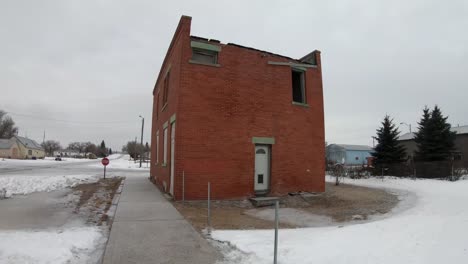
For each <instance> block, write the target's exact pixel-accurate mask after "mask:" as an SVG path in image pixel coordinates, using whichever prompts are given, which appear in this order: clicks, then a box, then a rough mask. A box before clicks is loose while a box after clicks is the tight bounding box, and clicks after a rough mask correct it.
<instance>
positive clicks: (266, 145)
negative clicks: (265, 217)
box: [253, 144, 272, 196]
mask: <svg viewBox="0 0 468 264" xmlns="http://www.w3.org/2000/svg"><path fill="white" fill-rule="evenodd" d="M257 146H258V147H266V148H268V157H267V158H268V164H267V168H268V184H267V188H266V189H265V190H260V191H257V190H255V181H256V172H255V166H256V163H255V159H256V156H257V153H256V152H257ZM253 152H254V158H253V161H254V169H253V170H254V178H253V190H254V193H255V195H256V196H265V195H267V194H269V193H270V191H271V179H272V173H271V157H272V156H271V152H272V145H271V144H254V149H253Z"/></svg>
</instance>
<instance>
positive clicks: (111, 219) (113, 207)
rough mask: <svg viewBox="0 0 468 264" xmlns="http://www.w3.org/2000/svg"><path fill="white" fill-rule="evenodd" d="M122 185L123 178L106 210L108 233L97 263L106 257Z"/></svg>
mask: <svg viewBox="0 0 468 264" xmlns="http://www.w3.org/2000/svg"><path fill="white" fill-rule="evenodd" d="M124 183H125V178H123V179H122V181H121V182H120V185H119V188H118V189H117V191H116V192H115V194H114V198H112V205H111V206H110V207H109V210H107V212H106V214H107V217H108V222H107V226H108V227H109V233H108V236H107V239H106V243H105V245H104V250H103V251H102V255H101V257H100V258H99V261H98V262H97V263H103V262H104V256H105V255H106V250H107V243H109V238H110V233H111V231H112V224H113V223H114V217H115V213H116V212H117V206H118V205H119V200H120V195H121V194H122V189H123V186H124Z"/></svg>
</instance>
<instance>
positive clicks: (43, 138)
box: [42, 130, 45, 146]
mask: <svg viewBox="0 0 468 264" xmlns="http://www.w3.org/2000/svg"><path fill="white" fill-rule="evenodd" d="M44 142H45V130H44V136H43V137H42V145H43V146H44Z"/></svg>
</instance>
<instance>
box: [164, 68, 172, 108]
mask: <svg viewBox="0 0 468 264" xmlns="http://www.w3.org/2000/svg"><path fill="white" fill-rule="evenodd" d="M170 77H171V72H167V74H166V78H164V87H163V88H164V89H163V107H164V105H165V104H166V103H167V98H168V95H169V80H170Z"/></svg>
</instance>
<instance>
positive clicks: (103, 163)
mask: <svg viewBox="0 0 468 264" xmlns="http://www.w3.org/2000/svg"><path fill="white" fill-rule="evenodd" d="M101 163H102V165H104V179H105V178H106V167H107V165H109V159H108V158H106V157H104V158H102V160H101Z"/></svg>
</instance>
